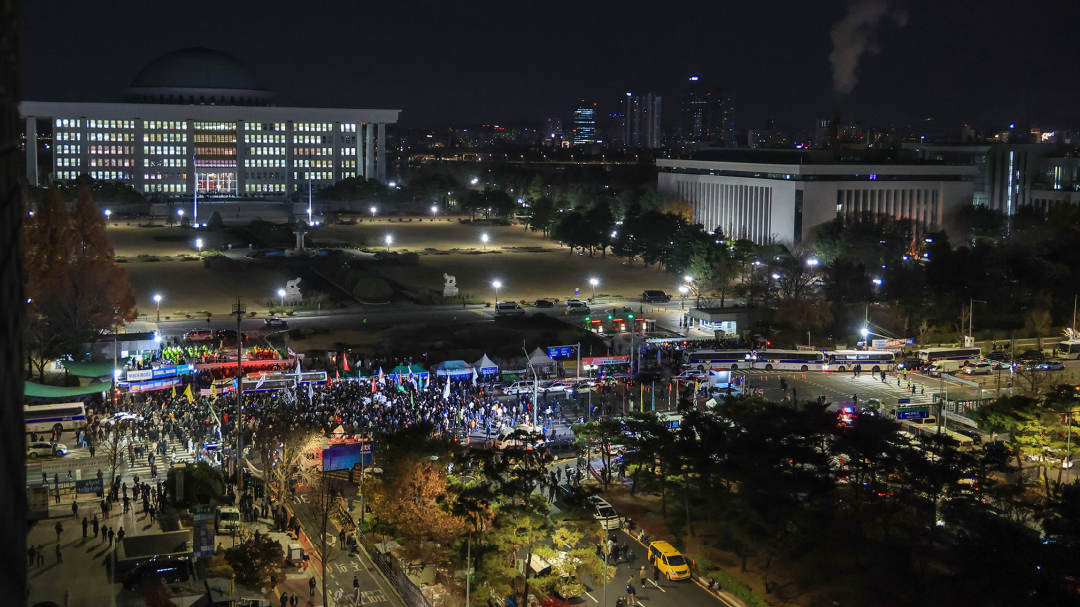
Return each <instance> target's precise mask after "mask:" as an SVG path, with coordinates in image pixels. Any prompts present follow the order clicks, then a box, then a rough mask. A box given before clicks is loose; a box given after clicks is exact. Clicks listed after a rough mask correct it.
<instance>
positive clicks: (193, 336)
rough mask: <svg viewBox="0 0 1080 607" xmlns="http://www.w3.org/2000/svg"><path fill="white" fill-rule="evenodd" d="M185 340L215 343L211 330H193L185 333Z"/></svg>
mask: <svg viewBox="0 0 1080 607" xmlns="http://www.w3.org/2000/svg"><path fill="white" fill-rule="evenodd" d="M184 339H186V340H188V341H213V340H214V332H213V331H211V330H210V329H193V330H191V331H188V332H187V333H184Z"/></svg>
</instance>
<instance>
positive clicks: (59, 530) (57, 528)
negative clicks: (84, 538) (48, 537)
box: [53, 521, 64, 544]
mask: <svg viewBox="0 0 1080 607" xmlns="http://www.w3.org/2000/svg"><path fill="white" fill-rule="evenodd" d="M53 529H54V530H55V531H56V543H58V544H59V543H60V534H61V533H63V532H64V526H63V525H61V524H60V521H57V522H56V526H55V527H53Z"/></svg>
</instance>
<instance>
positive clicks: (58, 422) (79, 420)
mask: <svg viewBox="0 0 1080 607" xmlns="http://www.w3.org/2000/svg"><path fill="white" fill-rule="evenodd" d="M23 418H24V420H25V421H26V434H27V435H29V434H30V433H31V432H36V433H37V434H39V435H40V434H45V435H48V434H52V435H54V436H56V438H55V439H54V440H56V441H57V442H60V438H61V436H62V435H63V434H64V433H65V432H70V433H71V434H72V435H75V434H77V433H78V432H79V430H81V429H82V428H83V427H84V426H86V406H85V405H84V404H82V403H60V404H57V405H26V406H24V407H23Z"/></svg>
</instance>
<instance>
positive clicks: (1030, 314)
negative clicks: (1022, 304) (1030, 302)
mask: <svg viewBox="0 0 1080 607" xmlns="http://www.w3.org/2000/svg"><path fill="white" fill-rule="evenodd" d="M1052 323H1053V320H1052V319H1051V318H1050V312H1049V310H1044V309H1035V310H1028V311H1027V312H1024V328H1025V329H1027V330H1028V331H1031V332H1032V333H1034V334H1035V337H1036V339H1038V343H1039V349H1040V350H1042V338H1043V335H1046V334H1047V333H1049V332H1050V325H1051V324H1052Z"/></svg>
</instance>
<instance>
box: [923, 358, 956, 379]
mask: <svg viewBox="0 0 1080 607" xmlns="http://www.w3.org/2000/svg"><path fill="white" fill-rule="evenodd" d="M959 370H960V361H958V360H939V361H937V362H935V363H934V364H932V365H930V368H928V369H927V370H926V372H927V374H928V375H930V377H941V374H942V373H956V372H957V371H959Z"/></svg>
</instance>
